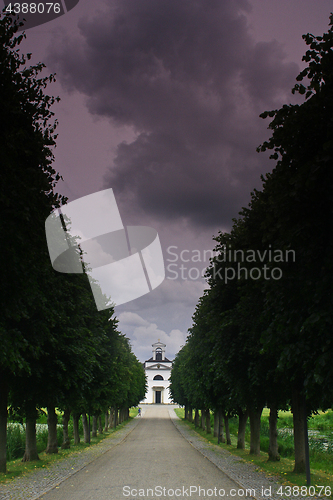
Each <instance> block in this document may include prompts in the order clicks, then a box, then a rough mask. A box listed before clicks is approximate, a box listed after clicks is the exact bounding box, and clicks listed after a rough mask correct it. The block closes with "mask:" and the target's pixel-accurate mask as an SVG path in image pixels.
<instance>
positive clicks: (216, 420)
mask: <svg viewBox="0 0 333 500" xmlns="http://www.w3.org/2000/svg"><path fill="white" fill-rule="evenodd" d="M214 437H217V438H218V437H219V412H218V411H217V410H215V411H214Z"/></svg>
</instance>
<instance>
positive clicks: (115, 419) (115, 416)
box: [113, 408, 119, 429]
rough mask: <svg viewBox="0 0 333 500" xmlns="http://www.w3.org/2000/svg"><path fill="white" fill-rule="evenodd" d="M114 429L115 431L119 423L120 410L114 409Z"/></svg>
mask: <svg viewBox="0 0 333 500" xmlns="http://www.w3.org/2000/svg"><path fill="white" fill-rule="evenodd" d="M113 412H114V413H113V428H114V429H115V428H116V427H117V425H118V423H119V420H118V408H114V409H113Z"/></svg>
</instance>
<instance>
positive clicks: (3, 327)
mask: <svg viewBox="0 0 333 500" xmlns="http://www.w3.org/2000/svg"><path fill="white" fill-rule="evenodd" d="M17 30H18V26H17V25H16V24H15V23H14V24H12V20H11V16H5V17H4V18H3V19H2V20H0V42H1V43H0V151H1V167H2V168H1V185H0V210H1V214H2V217H1V221H0V229H1V234H2V235H3V236H4V238H5V241H6V244H3V245H1V260H2V262H3V272H2V287H1V299H0V300H1V306H2V307H1V309H2V315H1V319H0V333H1V349H0V390H1V393H0V471H2V472H3V471H5V470H6V461H5V448H6V420H7V395H8V390H9V380H10V378H11V376H12V375H13V374H17V373H19V372H21V371H22V370H23V369H24V370H29V366H28V364H27V362H26V353H28V352H30V353H33V355H34V356H38V353H39V350H40V346H41V342H40V341H41V334H40V332H36V331H35V332H34V333H33V335H32V336H31V337H30V338H29V339H28V338H26V335H25V332H24V330H23V329H22V324H23V323H22V321H23V320H27V319H28V318H29V317H31V313H32V312H33V311H34V310H35V308H36V307H37V305H38V304H39V303H40V301H41V300H43V299H42V296H41V295H40V289H39V285H38V276H39V272H40V268H41V266H42V265H43V264H42V263H43V262H45V258H46V257H45V252H44V248H45V236H44V221H45V219H46V217H47V216H48V214H49V213H50V212H51V210H52V209H53V208H54V207H55V206H59V205H60V204H61V203H63V202H64V201H65V200H64V198H63V197H61V196H59V195H57V194H55V193H54V191H53V189H54V187H55V185H56V183H57V181H58V180H59V178H60V176H59V175H58V174H57V173H56V172H55V170H54V169H53V168H52V161H53V154H52V151H51V148H52V146H54V145H55V138H56V135H55V133H54V132H55V128H56V122H55V123H53V124H50V123H49V122H50V119H51V118H52V116H53V113H52V112H51V111H50V107H51V106H52V104H53V103H54V102H55V101H56V100H57V99H55V98H53V97H50V96H48V95H45V94H44V89H45V87H46V85H47V83H49V82H52V81H53V80H54V76H53V75H51V76H49V77H46V78H38V75H39V73H40V72H41V71H42V69H43V68H44V65H43V64H41V63H40V64H37V65H36V66H31V67H30V68H26V66H25V64H26V61H28V60H29V59H30V55H29V54H28V55H27V56H24V55H20V54H19V49H17V47H18V46H19V45H20V43H21V42H22V40H23V38H24V37H25V35H24V34H21V35H20V36H19V37H15V33H16V32H17Z"/></svg>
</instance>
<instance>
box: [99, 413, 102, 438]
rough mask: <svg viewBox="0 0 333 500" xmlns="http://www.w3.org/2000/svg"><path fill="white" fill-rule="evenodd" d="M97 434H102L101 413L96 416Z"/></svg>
mask: <svg viewBox="0 0 333 500" xmlns="http://www.w3.org/2000/svg"><path fill="white" fill-rule="evenodd" d="M98 434H103V425H102V415H99V416H98Z"/></svg>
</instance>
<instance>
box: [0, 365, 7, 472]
mask: <svg viewBox="0 0 333 500" xmlns="http://www.w3.org/2000/svg"><path fill="white" fill-rule="evenodd" d="M7 405H8V385H7V382H6V380H5V375H4V373H1V374H0V473H1V472H3V473H4V474H6V470H7V469H6V446H7Z"/></svg>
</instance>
